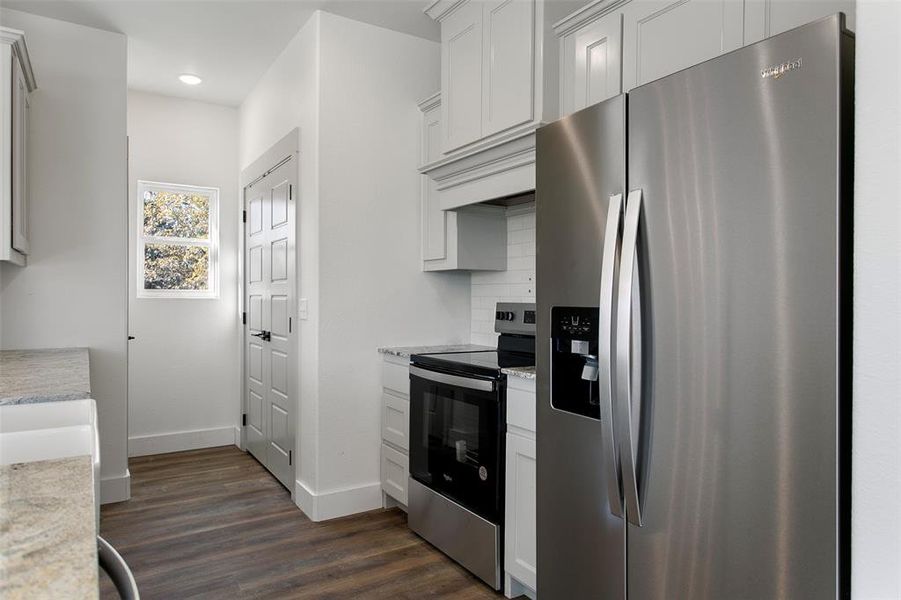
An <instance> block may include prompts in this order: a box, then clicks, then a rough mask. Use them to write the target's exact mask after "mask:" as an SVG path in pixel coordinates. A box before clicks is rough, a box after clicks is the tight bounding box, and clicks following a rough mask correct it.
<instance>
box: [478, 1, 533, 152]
mask: <svg viewBox="0 0 901 600" xmlns="http://www.w3.org/2000/svg"><path fill="white" fill-rule="evenodd" d="M483 23H484V36H485V42H484V44H485V52H484V54H483V67H482V91H483V94H484V95H483V97H482V119H483V128H482V135H483V136H488V135H491V134H493V133H498V132H500V131H503V130H505V129H508V128H510V127H514V126H516V125H519V124H520V123H526V122H528V121H531V120H532V116H533V114H534V95H535V94H534V89H535V88H534V85H533V80H534V76H535V0H492V1H489V2H485V4H484V20H483Z"/></svg>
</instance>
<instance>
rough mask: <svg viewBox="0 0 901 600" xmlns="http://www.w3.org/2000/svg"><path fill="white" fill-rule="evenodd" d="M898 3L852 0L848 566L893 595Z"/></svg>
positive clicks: (896, 552) (898, 434) (896, 574)
mask: <svg viewBox="0 0 901 600" xmlns="http://www.w3.org/2000/svg"><path fill="white" fill-rule="evenodd" d="M899 40H901V3H898V2H894V1H886V0H858V3H857V45H856V49H857V72H856V80H857V91H856V96H857V97H856V131H855V137H856V139H855V146H856V155H855V163H856V164H855V191H854V202H855V215H854V216H855V224H854V226H855V233H854V244H855V259H854V270H855V272H854V431H853V443H852V448H853V464H852V472H851V476H852V479H853V490H852V548H851V557H852V570H851V584H852V592H853V596H854V597H855V598H867V599H869V598H886V599H888V598H893V599H895V598H901V41H899Z"/></svg>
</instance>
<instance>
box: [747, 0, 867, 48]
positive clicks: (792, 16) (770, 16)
mask: <svg viewBox="0 0 901 600" xmlns="http://www.w3.org/2000/svg"><path fill="white" fill-rule="evenodd" d="M837 12H843V13H845V18H846V20H845V26H846V27H847V28H848V29H850V30H852V31H853V30H854V29H855V27H856V25H855V19H854V16H855V12H856V11H855V9H854V0H745V44H753V43H754V42H759V41H760V40H762V39H765V38H768V37H770V36H771V35H776V34H778V33H782V32H784V31H788V30H789V29H794V28H795V27H800V26H801V25H804V24H805V23H810V22H811V21H816V20H817V19H820V18H822V17H827V16H829V15H833V14H835V13H837Z"/></svg>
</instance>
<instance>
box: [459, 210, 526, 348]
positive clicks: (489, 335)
mask: <svg viewBox="0 0 901 600" xmlns="http://www.w3.org/2000/svg"><path fill="white" fill-rule="evenodd" d="M471 281H472V283H471V296H472V326H471V332H470V339H471V341H472V343H473V344H485V345H489V346H493V345H495V344H497V334H496V333H494V310H495V305H496V304H497V303H498V302H535V204H534V202H533V203H531V204H528V205H519V206H516V207H512V208H509V209H507V270H506V271H493V272H479V273H473V274H472V280H471Z"/></svg>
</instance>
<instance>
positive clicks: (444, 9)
mask: <svg viewBox="0 0 901 600" xmlns="http://www.w3.org/2000/svg"><path fill="white" fill-rule="evenodd" d="M582 3H584V0H435V1H434V2H433V3H432V4H430V5H429V6H428V7H427V8H426V9H425V12H426V14H428V15H429V16H430V17H432V18H433V19H435V20H436V21H438V22H439V23H440V25H441V104H442V113H443V115H442V125H441V130H442V132H443V133H442V143H441V156H440V157H439V158H438V159H437V160H434V161H431V162H428V163H426V164H424V165H423V166H422V167H421V169H420V171H421V172H422V173H425V174H426V175H428V176H429V177H430V178H432V179H433V180H434V181H435V182H436V184H437V186H436V190H437V192H436V193H437V195H438V197H439V198H440V200H439V202H440V204H441V207H442V208H443V209H445V210H448V209H455V208H459V207H461V206H466V205H469V204H475V203H478V202H484V201H486V200H490V199H494V198H499V197H503V196H512V195H517V194H522V193H526V192H529V191H531V190H533V189H535V129H537V128H538V127H539V126H541V125H542V124H544V123H549V122H551V121H553V120H555V119H556V118H557V117H558V116H559V110H558V95H559V92H558V70H559V64H560V63H559V57H558V53H557V45H556V40H555V39H554V33H553V23H554V22H555V21H556V20H557V19H560V18H561V17H563V16H564V15H566V14H567V13H568V12H570V11H572V10H573V9H575V8H576V7H578V6H579V5H580V4H582Z"/></svg>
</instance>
